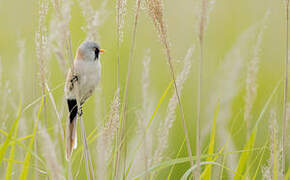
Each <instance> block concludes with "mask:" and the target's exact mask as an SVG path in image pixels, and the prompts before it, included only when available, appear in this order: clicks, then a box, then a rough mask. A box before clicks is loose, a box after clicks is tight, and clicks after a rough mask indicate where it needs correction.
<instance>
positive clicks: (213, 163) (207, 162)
mask: <svg viewBox="0 0 290 180" xmlns="http://www.w3.org/2000/svg"><path fill="white" fill-rule="evenodd" d="M208 164H211V165H216V166H219V167H221V168H223V169H226V170H228V171H230V172H232V173H233V174H235V176H239V177H241V175H240V174H238V173H237V172H235V171H234V170H232V169H230V168H228V167H226V166H224V165H222V164H220V163H217V162H214V161H204V162H201V163H200V165H201V166H202V165H208ZM196 168H197V165H194V166H193V167H191V168H189V169H188V170H187V171H186V172H185V173H184V174H183V176H182V177H181V179H180V180H187V179H188V176H189V175H190V174H191V173H192V172H193V171H194V170H195V169H196Z"/></svg>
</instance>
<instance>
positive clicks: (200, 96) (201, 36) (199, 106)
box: [195, 0, 215, 179]
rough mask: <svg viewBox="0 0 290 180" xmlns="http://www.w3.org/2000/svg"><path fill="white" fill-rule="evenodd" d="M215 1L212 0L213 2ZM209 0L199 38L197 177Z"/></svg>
mask: <svg viewBox="0 0 290 180" xmlns="http://www.w3.org/2000/svg"><path fill="white" fill-rule="evenodd" d="M214 2H215V1H211V3H212V4H213V3H214ZM209 7H210V6H209V2H208V0H202V4H201V12H200V15H199V16H200V20H199V30H198V40H199V46H200V61H199V78H198V95H197V98H198V99H197V121H196V164H197V168H196V174H195V176H196V179H200V155H201V150H200V148H201V143H200V121H201V98H202V91H203V89H202V86H203V85H202V81H203V80H202V75H203V61H204V60H203V58H204V47H203V46H204V34H205V31H206V26H207V23H208V19H209V12H210V9H209Z"/></svg>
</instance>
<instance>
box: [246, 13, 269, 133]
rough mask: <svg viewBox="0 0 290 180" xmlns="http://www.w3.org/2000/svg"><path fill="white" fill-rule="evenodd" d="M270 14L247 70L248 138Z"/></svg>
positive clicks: (257, 40)
mask: <svg viewBox="0 0 290 180" xmlns="http://www.w3.org/2000/svg"><path fill="white" fill-rule="evenodd" d="M269 14H270V11H267V13H266V15H265V16H264V19H263V21H262V26H261V27H260V30H259V32H258V34H257V39H256V42H255V45H254V47H253V55H252V57H251V59H250V62H249V63H248V69H247V77H246V96H245V111H244V120H245V122H246V124H247V130H248V137H250V134H251V131H250V130H251V125H250V121H251V111H252V108H253V104H254V102H255V100H256V96H257V88H258V87H257V86H258V85H257V75H258V71H259V63H260V56H259V54H260V51H261V44H262V40H263V34H264V32H265V29H266V21H267V19H268V16H269Z"/></svg>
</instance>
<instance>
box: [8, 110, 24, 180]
mask: <svg viewBox="0 0 290 180" xmlns="http://www.w3.org/2000/svg"><path fill="white" fill-rule="evenodd" d="M20 109H21V107H20V105H19V109H18V116H17V119H16V121H17V122H16V123H17V124H16V126H15V130H14V135H13V137H12V138H13V139H16V137H17V131H18V121H19V119H20V112H21V111H20ZM15 147H16V142H15V141H12V142H11V150H10V155H9V161H8V165H7V169H6V175H5V180H9V179H11V176H12V169H13V163H14V161H13V160H14V157H15Z"/></svg>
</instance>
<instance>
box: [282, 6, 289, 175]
mask: <svg viewBox="0 0 290 180" xmlns="http://www.w3.org/2000/svg"><path fill="white" fill-rule="evenodd" d="M285 11H286V21H285V24H286V29H285V30H286V38H285V42H286V52H285V53H286V55H285V65H284V68H285V69H284V71H285V72H284V73H285V75H284V101H283V122H282V179H284V176H285V158H286V157H285V156H286V152H287V146H286V143H287V135H286V133H287V117H286V114H287V113H286V110H287V96H288V94H287V91H288V61H289V60H288V55H289V53H288V24H289V0H285Z"/></svg>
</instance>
